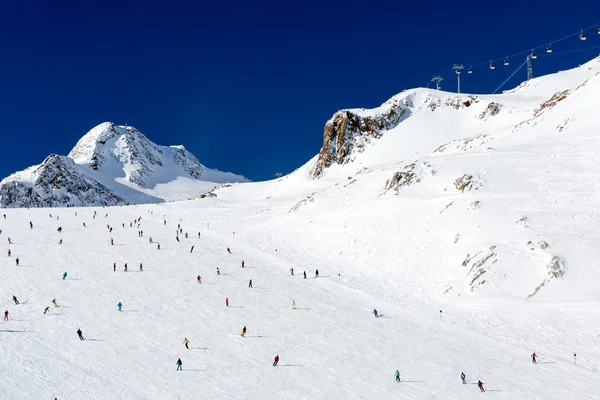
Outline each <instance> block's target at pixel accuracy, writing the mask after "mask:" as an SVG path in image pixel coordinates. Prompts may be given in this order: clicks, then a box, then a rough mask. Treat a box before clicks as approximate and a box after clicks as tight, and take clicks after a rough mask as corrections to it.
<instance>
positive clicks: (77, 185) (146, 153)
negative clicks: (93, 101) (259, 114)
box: [0, 122, 247, 207]
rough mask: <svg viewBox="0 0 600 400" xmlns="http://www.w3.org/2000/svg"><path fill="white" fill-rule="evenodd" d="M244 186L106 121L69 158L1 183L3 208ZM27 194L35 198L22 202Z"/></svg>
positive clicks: (145, 198) (143, 198)
mask: <svg viewBox="0 0 600 400" xmlns="http://www.w3.org/2000/svg"><path fill="white" fill-rule="evenodd" d="M57 177H58V178H57ZM244 181H247V179H246V178H244V177H243V176H238V175H234V174H231V173H226V172H220V171H216V170H209V169H207V168H205V167H204V166H203V165H202V164H200V162H199V161H198V159H197V158H196V157H195V156H194V155H193V154H191V153H190V152H189V151H187V150H186V149H185V147H184V146H170V147H166V146H159V145H156V144H154V143H152V142H151V141H150V140H149V139H148V138H147V137H146V136H144V135H143V134H142V133H141V132H140V131H138V130H137V129H136V128H134V127H132V126H119V125H115V124H114V123H112V122H104V123H102V124H100V125H98V126H96V127H94V128H93V129H91V130H90V131H89V132H88V133H86V134H85V135H84V136H83V137H82V138H81V139H80V140H79V141H78V142H77V144H76V145H75V147H74V148H73V149H72V150H71V152H70V153H69V155H68V156H66V157H64V156H58V155H51V156H49V157H47V158H46V160H44V162H43V163H42V164H40V165H38V166H34V167H30V168H28V169H26V170H25V171H22V172H18V173H16V174H13V175H11V176H10V177H8V178H6V179H5V180H3V181H2V182H0V190H1V194H0V196H1V198H0V204H2V206H4V207H7V206H16V207H24V206H27V207H30V206H42V205H43V206H58V205H68V204H76V205H93V204H117V203H126V202H135V203H139V202H144V203H147V202H160V201H164V200H176V199H185V198H189V197H194V196H197V195H200V194H202V193H205V192H206V191H208V190H210V189H211V188H212V187H213V186H214V185H215V184H219V183H229V182H231V183H233V182H244ZM9 183H10V184H9ZM82 183H86V184H85V185H83V186H82V185H81V184H82ZM25 188H26V189H25ZM93 188H94V190H92V189H93ZM82 189H85V191H86V193H87V195H83V194H82V193H81V190H82ZM96 189H97V190H96ZM56 191H60V192H61V194H60V195H58V194H57V193H55V192H56ZM25 192H27V193H31V195H30V196H24V197H23V196H22V195H23V194H24V193H25ZM92 192H93V193H92ZM96 192H97V193H96ZM34 194H35V195H34Z"/></svg>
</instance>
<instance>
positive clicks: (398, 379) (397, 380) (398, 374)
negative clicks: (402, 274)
mask: <svg viewBox="0 0 600 400" xmlns="http://www.w3.org/2000/svg"><path fill="white" fill-rule="evenodd" d="M394 376H395V377H396V382H400V371H399V370H396V373H395V374H394Z"/></svg>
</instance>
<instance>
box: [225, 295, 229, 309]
mask: <svg viewBox="0 0 600 400" xmlns="http://www.w3.org/2000/svg"><path fill="white" fill-rule="evenodd" d="M225 307H229V297H228V298H226V299H225Z"/></svg>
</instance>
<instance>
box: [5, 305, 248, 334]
mask: <svg viewBox="0 0 600 400" xmlns="http://www.w3.org/2000/svg"><path fill="white" fill-rule="evenodd" d="M7 312H8V311H7ZM241 336H242V337H244V336H246V327H245V326H244V329H242V335H241Z"/></svg>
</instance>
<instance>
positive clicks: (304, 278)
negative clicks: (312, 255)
mask: <svg viewBox="0 0 600 400" xmlns="http://www.w3.org/2000/svg"><path fill="white" fill-rule="evenodd" d="M304 279H306V271H304Z"/></svg>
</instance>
